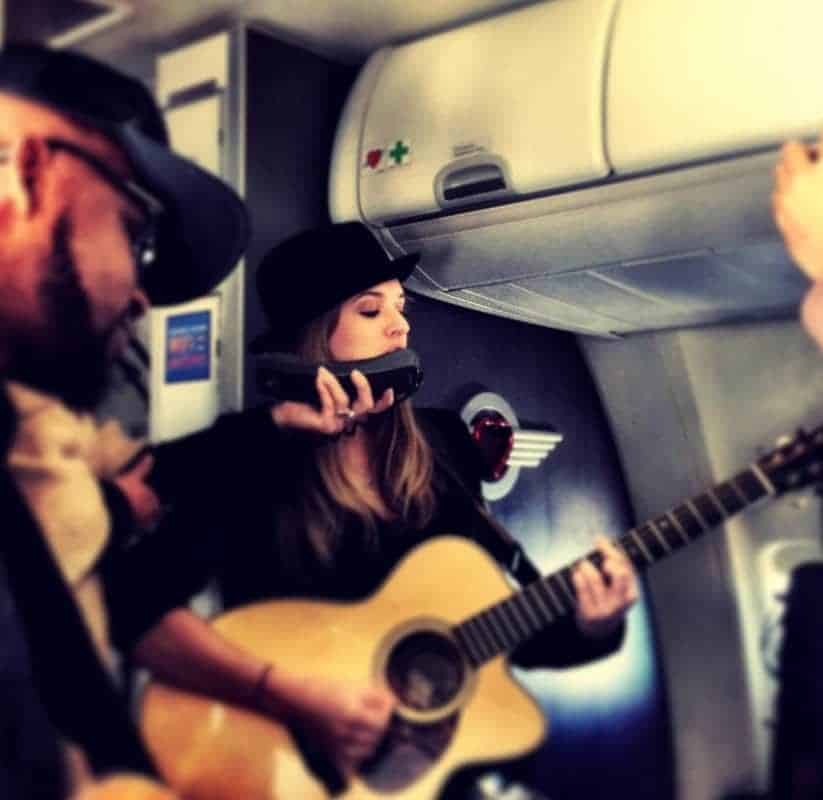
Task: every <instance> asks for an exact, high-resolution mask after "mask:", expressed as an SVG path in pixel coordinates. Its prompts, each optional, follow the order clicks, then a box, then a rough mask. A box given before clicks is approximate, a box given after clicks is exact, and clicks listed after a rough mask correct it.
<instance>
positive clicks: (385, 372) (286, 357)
mask: <svg viewBox="0 0 823 800" xmlns="http://www.w3.org/2000/svg"><path fill="white" fill-rule="evenodd" d="M319 366H320V365H319V364H314V363H311V362H308V361H304V360H302V359H301V358H298V357H297V356H294V355H291V354H290V353H265V354H264V355H261V356H259V357H258V362H257V387H258V389H259V390H260V392H262V393H263V394H265V395H268V396H269V397H272V398H275V399H276V400H281V401H283V400H294V401H296V402H299V403H311V404H312V405H315V406H319V403H320V400H319V398H318V396H317V388H316V386H315V380H316V378H317V368H318V367H319ZM323 366H324V367H325V368H326V369H327V370H329V371H330V372H331V373H332V374H333V375H334V376H335V377H336V378H337V379H338V380H339V381H340V384H341V385H342V387H343V389H344V390H345V392H346V394H348V396H349V398H350V400H351V401H352V402H354V401H355V400H356V399H357V387H356V386H355V385H354V384H353V383H352V380H351V377H350V376H351V373H352V371H353V370H360V372H362V373H363V374H364V375H365V376H366V378H367V379H368V381H369V384H370V385H371V390H372V395H373V396H374V401H375V402H377V401H378V400H379V399H380V398H381V397H382V396H383V392H385V391H386V389H394V400H395V402H399V401H400V400H405V399H406V398H407V397H411V395H413V394H414V393H415V392H416V391H417V390H418V389H419V388H420V384H421V383H422V382H423V370H422V368H421V367H420V358H419V357H418V355H417V353H415V352H414V350H412V349H411V348H408V347H407V348H405V349H403V350H395V351H394V352H392V353H388V354H387V355H385V356H379V357H378V358H368V359H363V360H360V361H328V362H326V363H324V364H323Z"/></svg>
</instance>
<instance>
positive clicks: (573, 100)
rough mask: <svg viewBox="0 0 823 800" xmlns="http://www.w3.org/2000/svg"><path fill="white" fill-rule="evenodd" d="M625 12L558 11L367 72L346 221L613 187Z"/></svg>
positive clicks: (448, 40)
mask: <svg viewBox="0 0 823 800" xmlns="http://www.w3.org/2000/svg"><path fill="white" fill-rule="evenodd" d="M615 6H616V0H555V2H551V3H544V4H540V5H536V6H530V7H527V8H523V9H519V10H517V11H515V12H512V13H509V14H506V15H504V16H501V17H497V18H493V19H487V20H483V21H480V22H476V23H474V24H471V25H468V26H466V27H463V28H460V29H457V30H453V31H449V32H446V33H442V34H439V35H436V36H432V37H429V38H427V39H423V40H419V41H417V42H412V43H410V44H407V45H403V46H400V47H395V48H387V49H384V50H381V51H378V53H376V54H375V55H374V56H373V57H372V58H371V59H370V61H369V62H368V63H367V64H366V66H365V67H364V69H363V70H362V72H361V75H360V77H359V79H358V81H357V83H356V84H355V87H354V89H353V91H352V94H351V96H350V98H349V101H348V104H347V107H346V109H345V111H344V114H343V118H342V121H341V125H340V128H339V130H338V135H337V141H336V143H335V148H334V155H333V162H332V174H331V191H330V199H331V210H332V216H333V217H334V218H335V219H356V218H362V219H366V220H368V221H369V222H372V223H386V222H390V221H393V220H399V219H409V218H415V217H420V216H425V215H429V214H434V213H442V212H443V211H444V210H446V211H449V210H452V209H460V208H465V207H473V206H478V205H483V204H487V203H489V202H499V201H501V200H502V201H506V200H507V199H509V198H510V199H516V198H519V197H522V196H529V195H533V194H538V193H547V192H551V191H552V190H557V189H561V188H564V187H569V186H573V185H577V184H586V183H590V182H592V181H596V180H598V179H602V178H604V177H606V176H607V175H608V174H609V172H610V166H609V164H608V161H607V159H606V154H605V149H604V142H603V121H604V119H603V115H604V110H603V76H604V72H605V69H606V54H607V50H608V39H609V30H610V26H611V22H612V17H613V14H614V10H615Z"/></svg>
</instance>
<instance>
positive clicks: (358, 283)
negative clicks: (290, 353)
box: [249, 222, 420, 353]
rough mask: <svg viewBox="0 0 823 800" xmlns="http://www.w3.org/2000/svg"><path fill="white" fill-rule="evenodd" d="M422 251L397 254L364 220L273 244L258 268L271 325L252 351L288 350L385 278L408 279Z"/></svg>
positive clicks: (262, 300) (260, 290)
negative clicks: (320, 319)
mask: <svg viewBox="0 0 823 800" xmlns="http://www.w3.org/2000/svg"><path fill="white" fill-rule="evenodd" d="M419 258H420V255H419V254H418V253H410V254H408V255H404V256H401V257H400V258H396V259H391V258H389V256H388V255H387V254H386V251H385V250H384V249H383V246H382V245H381V244H380V243H379V242H378V241H377V239H376V238H375V237H374V235H373V234H372V232H371V231H370V230H369V229H368V228H367V227H366V226H365V225H364V224H363V223H361V222H343V223H338V224H336V225H327V226H325V227H321V228H312V229H310V230H307V231H303V232H302V233H298V234H297V235H296V236H292V237H290V238H288V239H286V240H285V241H283V242H281V243H280V244H278V245H277V246H276V247H274V248H272V249H271V250H270V251H269V252H268V253H267V254H266V256H265V257H264V258H263V260H262V261H261V262H260V266H259V267H258V268H257V293H258V296H259V298H260V303H261V305H262V307H263V311H264V313H265V315H266V318H267V320H268V324H269V329H268V330H267V331H266V332H265V333H264V334H262V335H261V336H258V337H256V338H255V339H253V340H252V342H251V344H250V345H249V351H250V352H251V353H264V352H269V351H272V350H278V349H283V347H284V343H291V342H293V340H294V338H295V336H296V335H297V334H298V332H299V331H300V330H302V329H303V328H304V327H305V326H306V325H307V324H308V323H309V322H311V321H312V320H313V319H316V318H317V317H319V316H320V315H321V314H324V313H325V312H326V311H329V310H331V309H332V308H334V307H335V306H337V305H339V304H340V303H342V302H343V301H344V300H347V299H348V298H349V297H352V296H353V295H355V294H357V293H358V292H362V291H363V290H364V289H368V288H369V287H370V286H374V285H376V284H378V283H383V282H384V281H389V280H392V279H394V278H396V279H397V280H399V281H404V280H405V279H406V278H408V277H409V275H411V273H412V270H413V269H414V267H415V265H416V264H417V262H418V260H419Z"/></svg>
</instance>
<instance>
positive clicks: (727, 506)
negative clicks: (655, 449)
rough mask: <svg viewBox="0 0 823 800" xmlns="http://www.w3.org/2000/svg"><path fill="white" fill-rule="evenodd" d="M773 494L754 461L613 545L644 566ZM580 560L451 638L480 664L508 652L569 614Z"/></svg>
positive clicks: (593, 556) (593, 557) (594, 556)
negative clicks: (749, 465) (574, 573)
mask: <svg viewBox="0 0 823 800" xmlns="http://www.w3.org/2000/svg"><path fill="white" fill-rule="evenodd" d="M772 494H776V490H775V487H774V485H773V484H772V482H771V481H770V480H769V478H768V477H767V475H766V473H765V472H764V471H763V469H761V467H760V466H759V465H757V464H755V465H752V466H751V467H749V468H748V469H745V470H743V471H742V472H739V473H738V474H737V475H734V476H733V477H732V478H730V479H729V480H727V481H724V482H723V483H719V484H717V485H716V486H713V487H712V488H711V489H708V490H706V491H705V492H702V493H701V494H699V495H697V496H695V497H693V498H691V499H690V500H687V501H686V502H685V503H681V504H680V505H679V506H676V507H675V508H672V509H671V510H670V511H667V512H666V513H665V514H662V515H661V516H659V517H655V518H654V519H651V520H649V521H648V522H645V523H643V524H642V525H639V526H638V527H636V528H632V529H631V530H630V531H628V533H626V534H624V535H623V536H621V537H620V538H619V539H618V540H617V541H616V542H615V544H616V545H617V546H618V547H619V548H620V549H621V550H622V551H623V552H624V553H625V554H626V556H627V557H628V559H629V560H630V561H631V562H632V564H634V566H635V567H636V568H637V569H638V570H644V569H646V568H647V567H649V566H651V565H652V564H654V563H656V562H657V561H660V560H662V559H663V558H665V557H666V556H668V555H670V554H671V553H673V552H675V551H676V550H679V549H680V548H681V547H685V546H686V545H687V544H690V543H691V542H693V541H694V540H695V539H697V538H698V537H700V536H701V534H703V533H705V532H706V531H708V530H711V529H712V528H714V527H716V526H717V525H719V524H720V523H721V522H723V521H724V520H726V519H728V518H729V517H731V516H733V515H734V514H737V513H738V512H739V511H742V510H743V509H744V508H746V507H747V506H750V505H751V504H752V503H756V502H757V501H758V500H760V499H762V498H763V497H765V496H767V495H772ZM583 558H585V559H588V560H589V561H591V562H592V563H593V564H594V565H595V566H597V567H599V566H600V563H601V561H602V555H601V554H600V552H599V551H592V552H590V553H588V554H586V555H585V556H583ZM580 560H582V559H580ZM580 560H578V561H575V562H574V563H573V564H569V565H568V566H566V567H564V568H563V569H560V570H558V571H557V572H553V573H552V574H551V575H547V576H546V577H544V578H541V579H540V580H537V581H535V582H534V583H531V584H529V585H528V586H527V587H526V588H525V589H523V590H521V591H519V592H517V593H515V594H514V595H512V596H511V597H509V598H507V599H506V600H503V601H502V602H500V603H497V604H496V605H494V606H492V607H490V608H487V609H485V610H483V611H481V612H479V613H477V614H475V615H474V616H472V617H469V618H468V619H467V620H465V621H464V622H462V623H460V624H459V625H456V626H454V628H453V633H454V635H455V638H456V639H457V641H458V642H459V643H460V645H461V647H462V648H463V650H464V652H465V654H466V656H467V658H469V660H470V661H471V662H472V663H474V664H475V665H478V666H479V665H480V664H482V663H484V662H486V661H489V660H491V659H492V658H494V657H496V656H497V655H499V654H500V653H508V652H511V651H512V650H514V649H515V648H516V647H517V646H518V645H520V644H522V643H523V642H524V641H526V640H527V639H529V638H531V637H532V636H534V634H536V633H537V632H538V631H540V630H542V629H543V628H545V627H547V626H549V625H551V624H552V623H553V622H555V621H556V620H558V619H559V618H560V617H562V616H564V615H566V614H569V613H571V612H572V611H573V610H574V608H575V606H576V605H577V599H576V597H575V593H574V587H573V585H572V571H573V569H574V568H575V566H576V565H577V564H578V563H579V561H580Z"/></svg>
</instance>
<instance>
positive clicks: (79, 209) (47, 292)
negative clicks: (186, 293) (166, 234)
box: [0, 148, 148, 409]
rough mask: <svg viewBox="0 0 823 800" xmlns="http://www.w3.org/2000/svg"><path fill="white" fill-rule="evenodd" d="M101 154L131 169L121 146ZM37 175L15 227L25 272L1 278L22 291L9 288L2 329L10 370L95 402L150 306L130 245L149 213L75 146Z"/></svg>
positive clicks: (0, 310)
mask: <svg viewBox="0 0 823 800" xmlns="http://www.w3.org/2000/svg"><path fill="white" fill-rule="evenodd" d="M97 155H98V156H100V157H102V158H103V159H104V160H105V161H106V163H108V164H109V165H110V166H113V167H115V168H117V169H119V170H121V171H122V170H123V165H122V163H118V158H117V154H116V153H114V152H107V151H106V149H105V148H103V149H102V150H100V151H98V153H97ZM38 181H39V184H38V186H39V189H38V191H39V194H38V195H37V196H36V197H35V198H34V200H35V203H34V205H33V206H32V208H33V209H34V211H33V213H32V214H30V215H29V216H28V218H24V219H21V220H19V221H18V222H19V224H18V225H17V226H16V227H15V232H16V236H15V245H16V246H15V247H12V248H11V250H12V252H15V253H16V254H17V258H16V259H14V260H15V261H16V265H15V266H16V273H17V274H16V276H12V277H9V276H8V275H6V276H0V284H2V283H4V282H6V281H10V282H11V284H12V289H13V291H11V292H9V291H0V316H2V317H3V319H2V320H0V328H2V329H3V332H4V334H5V335H7V336H9V337H11V340H12V341H13V347H12V348H11V353H10V355H9V358H8V365H7V368H6V370H5V371H6V374H7V375H8V376H9V377H13V378H16V379H18V380H21V381H23V382H25V383H28V384H30V385H32V386H35V387H38V388H40V389H43V390H44V391H47V392H49V393H52V394H56V395H58V396H60V397H61V398H63V400H64V401H65V402H66V403H68V404H69V405H71V406H73V407H76V408H81V409H89V408H92V407H93V406H94V405H96V404H97V403H98V402H99V400H100V398H101V396H102V393H103V391H104V389H105V387H106V377H107V373H108V365H109V363H110V361H111V359H112V358H114V357H116V356H117V355H118V354H119V353H120V352H122V350H123V348H124V347H125V345H126V343H127V341H128V338H129V336H130V334H131V325H132V324H133V322H134V320H135V319H136V318H137V317H139V316H140V315H141V314H142V313H143V312H144V311H145V309H146V308H147V305H148V304H147V301H146V298H145V295H143V293H142V292H141V291H140V290H139V289H138V287H137V280H136V270H135V265H134V261H133V257H132V252H131V246H130V236H131V235H132V233H133V232H134V230H135V229H136V228H138V227H139V226H140V224H141V222H142V219H141V212H140V211H139V210H138V209H137V208H135V207H134V206H133V205H132V203H131V202H130V201H129V200H128V198H126V197H125V196H123V195H122V194H121V193H120V192H118V191H117V190H116V189H115V188H114V187H112V186H111V185H109V183H107V182H106V181H105V180H103V179H101V177H99V176H98V175H97V174H96V172H95V171H94V170H93V169H91V168H90V167H89V166H88V165H87V164H85V163H83V162H82V161H81V160H79V159H77V158H75V157H74V156H73V155H72V154H71V153H64V152H54V153H49V154H48V160H47V162H46V164H45V165H44V167H43V170H42V171H41V172H40V173H39V176H38ZM7 252H8V251H7ZM4 298H5V303H6V307H5V308H4V307H3V304H4ZM11 303H17V304H19V305H18V307H17V308H11V307H9V305H10V304H11ZM9 321H11V325H10V324H9Z"/></svg>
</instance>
